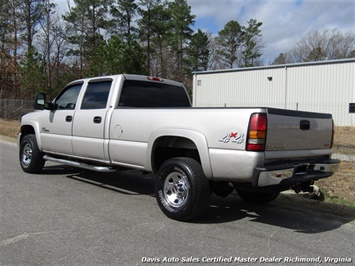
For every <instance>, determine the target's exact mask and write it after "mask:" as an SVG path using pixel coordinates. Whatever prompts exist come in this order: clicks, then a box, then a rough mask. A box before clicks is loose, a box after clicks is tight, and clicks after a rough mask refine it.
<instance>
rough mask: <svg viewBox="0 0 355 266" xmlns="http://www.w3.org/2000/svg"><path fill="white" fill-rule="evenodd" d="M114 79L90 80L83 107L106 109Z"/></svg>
mask: <svg viewBox="0 0 355 266" xmlns="http://www.w3.org/2000/svg"><path fill="white" fill-rule="evenodd" d="M111 83H112V80H109V81H107V80H106V81H96V82H89V84H88V86H87V88H86V92H85V95H84V99H83V103H82V105H81V109H104V108H106V105H107V99H108V95H109V93H110V89H111Z"/></svg>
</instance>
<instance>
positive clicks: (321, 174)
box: [253, 159, 340, 187]
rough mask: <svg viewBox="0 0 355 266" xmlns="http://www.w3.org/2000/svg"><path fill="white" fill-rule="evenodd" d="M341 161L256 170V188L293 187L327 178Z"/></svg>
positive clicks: (274, 166)
mask: <svg viewBox="0 0 355 266" xmlns="http://www.w3.org/2000/svg"><path fill="white" fill-rule="evenodd" d="M339 162H340V161H339V160H334V159H329V160H327V161H322V162H314V163H313V162H311V163H295V164H283V165H273V166H266V167H262V168H255V170H254V176H255V178H254V180H255V181H254V183H253V186H255V187H265V186H273V185H284V186H288V185H293V184H297V183H302V182H308V181H312V180H318V179H321V178H326V177H329V176H331V175H333V173H334V172H335V171H336V170H337V168H338V167H339Z"/></svg>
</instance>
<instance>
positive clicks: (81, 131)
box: [72, 78, 112, 161]
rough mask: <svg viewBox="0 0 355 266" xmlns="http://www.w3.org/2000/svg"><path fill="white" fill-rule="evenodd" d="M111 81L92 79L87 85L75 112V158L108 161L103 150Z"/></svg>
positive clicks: (105, 151) (73, 141) (73, 142)
mask: <svg viewBox="0 0 355 266" xmlns="http://www.w3.org/2000/svg"><path fill="white" fill-rule="evenodd" d="M111 84H112V79H107V78H106V79H94V80H91V81H89V83H88V84H87V87H86V90H85V94H84V96H83V100H82V104H81V106H80V107H78V109H77V110H76V112H75V116H74V124H73V140H72V144H73V152H74V155H75V156H78V157H83V158H90V159H95V160H100V161H106V160H108V155H107V154H108V152H107V150H105V145H104V143H105V124H106V116H107V112H108V109H109V106H108V96H109V93H110V89H111Z"/></svg>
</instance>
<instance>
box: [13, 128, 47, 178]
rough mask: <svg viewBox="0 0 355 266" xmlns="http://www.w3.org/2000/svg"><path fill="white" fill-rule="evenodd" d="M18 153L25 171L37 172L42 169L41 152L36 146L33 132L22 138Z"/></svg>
mask: <svg viewBox="0 0 355 266" xmlns="http://www.w3.org/2000/svg"><path fill="white" fill-rule="evenodd" d="M19 155H20V164H21V167H22V169H23V171H25V172H26V173H38V172H40V171H41V170H42V169H43V166H44V163H45V161H44V159H43V153H42V152H41V151H40V150H39V148H38V145H37V141H36V136H35V135H34V134H29V135H26V136H24V137H23V138H22V140H21V143H20V154H19Z"/></svg>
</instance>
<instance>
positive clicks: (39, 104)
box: [34, 92, 56, 111]
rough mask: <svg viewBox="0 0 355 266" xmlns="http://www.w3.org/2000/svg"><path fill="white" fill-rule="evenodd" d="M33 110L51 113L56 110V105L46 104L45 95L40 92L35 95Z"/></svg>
mask: <svg viewBox="0 0 355 266" xmlns="http://www.w3.org/2000/svg"><path fill="white" fill-rule="evenodd" d="M34 108H35V109H37V110H44V109H47V110H51V111H53V110H55V109H56V105H55V104H53V103H52V102H46V95H45V94H44V93H41V92H40V93H37V95H36V98H35V103H34Z"/></svg>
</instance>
